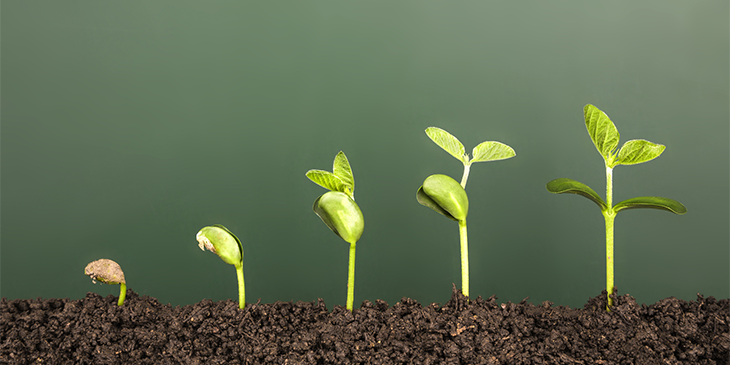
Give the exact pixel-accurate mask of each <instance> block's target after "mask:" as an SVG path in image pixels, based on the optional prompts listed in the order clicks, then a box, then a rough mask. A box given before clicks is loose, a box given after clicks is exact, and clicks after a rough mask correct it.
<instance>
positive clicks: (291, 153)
mask: <svg viewBox="0 0 730 365" xmlns="http://www.w3.org/2000/svg"><path fill="white" fill-rule="evenodd" d="M728 14H729V9H728V3H727V2H726V1H625V2H624V1H622V2H587V1H532V2H508V1H359V2H353V1H270V2H253V1H178V0H176V1H114V2H102V1H68V0H67V1H4V2H3V3H2V19H1V20H2V151H1V152H2V161H1V162H2V227H1V228H2V229H1V234H2V237H1V239H2V242H1V243H2V245H1V252H0V254H1V261H0V264H1V275H2V277H1V279H0V280H1V281H0V284H1V286H0V291H1V292H0V294H1V295H2V296H3V297H7V298H9V299H15V298H35V297H39V296H42V297H44V298H50V297H61V298H63V297H69V298H72V299H76V298H80V297H83V296H84V295H85V294H86V293H87V292H89V291H94V292H97V293H100V294H102V295H108V294H114V295H116V294H117V293H118V288H117V287H112V286H106V285H102V286H99V285H96V286H95V285H92V283H91V281H90V280H89V278H88V277H86V276H84V275H83V268H84V266H85V265H86V264H87V263H88V262H90V261H92V260H94V259H98V258H111V259H114V260H116V261H117V262H119V263H120V264H121V266H122V268H123V269H124V271H125V273H126V277H127V281H128V284H129V287H130V288H131V289H133V290H135V291H136V292H138V293H140V294H144V295H150V296H154V297H156V298H158V299H159V300H160V301H161V302H162V303H171V304H173V305H184V304H191V303H195V302H198V301H200V300H202V299H203V298H211V299H213V300H223V299H226V298H232V299H234V300H235V298H236V296H237V294H236V276H235V270H234V268H233V267H232V266H229V265H225V264H224V263H223V262H221V260H220V259H219V258H218V257H216V256H215V255H213V254H210V253H207V252H206V253H204V252H201V251H200V250H199V249H198V247H197V244H196V241H195V238H194V237H195V233H196V232H197V231H198V229H199V228H201V227H203V226H205V225H209V224H213V223H220V224H224V225H226V226H227V227H228V228H230V229H231V230H232V231H233V232H235V233H236V234H237V235H238V236H239V237H240V238H241V239H242V241H243V243H244V248H245V261H244V271H245V275H246V288H247V298H248V300H249V301H256V300H257V299H258V298H260V299H261V301H262V302H273V301H277V300H280V301H289V300H294V301H297V300H305V301H312V300H316V299H317V298H324V299H325V301H326V303H327V305H328V306H329V307H330V308H331V306H332V305H344V301H345V290H346V288H345V284H346V272H347V253H348V246H347V244H345V243H344V242H343V241H341V240H340V239H339V238H338V237H336V236H335V235H334V234H333V233H332V232H331V231H330V230H329V229H327V227H326V226H325V225H324V224H323V223H322V222H321V221H320V219H319V218H318V217H317V216H316V215H315V214H314V213H312V211H311V205H312V202H313V201H314V200H315V199H316V198H317V196H319V195H320V194H322V193H324V192H325V191H324V190H323V189H322V188H320V187H318V186H316V185H315V184H313V183H311V182H309V181H308V180H307V179H306V178H305V176H304V173H305V172H306V171H307V170H308V169H312V168H318V169H330V168H331V164H332V159H333V158H334V156H335V154H336V153H337V152H338V151H339V150H344V151H345V153H346V154H347V156H348V157H349V159H350V162H351V164H352V166H353V170H354V174H355V179H356V183H357V190H356V197H357V201H358V203H359V205H360V208H361V209H362V211H363V213H364V215H365V221H366V225H365V233H364V234H363V236H362V239H361V241H360V242H359V244H358V249H357V266H356V268H357V275H356V286H355V303H356V307H359V304H360V303H361V302H362V301H363V300H371V301H373V300H375V299H384V300H386V301H388V302H389V303H390V304H393V303H394V302H396V301H398V300H399V299H400V298H401V297H403V296H407V297H411V298H414V299H416V300H418V301H420V302H421V303H424V304H427V303H431V302H440V303H444V302H446V301H447V300H448V299H449V296H450V293H451V283H456V284H457V286H459V285H460V284H459V283H460V280H461V279H460V268H459V246H458V230H457V225H456V223H454V222H452V221H449V220H447V219H445V218H444V217H442V216H439V215H438V214H436V213H435V212H433V211H431V210H429V209H427V208H425V207H423V206H420V205H419V204H418V203H417V202H416V199H415V193H416V190H417V189H418V187H419V186H420V184H421V183H422V181H423V179H425V178H426V176H428V175H430V174H434V173H445V174H449V175H451V176H453V177H455V178H457V179H458V178H459V177H460V176H461V172H462V167H461V164H460V163H459V162H458V161H457V160H455V159H454V158H452V157H451V156H449V155H448V154H447V153H445V152H444V151H442V150H441V149H440V148H438V147H437V146H436V145H434V144H433V143H432V142H431V141H430V140H429V139H428V137H427V136H426V135H425V133H423V130H424V129H425V128H426V127H429V126H439V127H442V128H444V129H446V130H448V131H450V132H451V133H453V134H454V135H456V136H457V137H459V138H460V139H461V141H462V142H463V143H464V145H465V146H466V148H467V150H469V151H470V150H471V148H472V147H473V146H475V145H476V144H478V143H479V142H482V141H485V140H496V141H501V142H503V143H506V144H508V145H510V146H512V147H513V148H514V149H515V150H516V151H517V156H516V157H515V158H513V159H510V160H506V161H499V162H491V163H480V164H476V165H474V166H472V173H471V176H470V179H469V185H468V186H467V191H468V193H469V198H470V205H471V207H470V208H471V209H470V212H469V239H470V259H471V293H472V295H473V296H474V297H476V296H478V295H481V296H484V297H488V296H491V295H492V294H496V295H497V297H498V298H499V301H500V302H506V301H520V300H522V299H523V298H525V297H527V296H529V297H530V301H531V302H533V303H539V302H541V301H544V300H550V301H553V302H555V303H556V304H561V305H569V306H571V307H574V306H582V305H583V304H584V303H585V302H586V300H587V299H588V298H589V297H591V296H596V295H598V294H599V293H600V291H601V290H602V289H603V287H604V285H605V258H604V250H605V247H604V227H603V218H602V216H601V214H600V212H599V211H598V209H596V206H595V204H593V203H591V202H590V201H588V200H587V199H583V198H582V197H578V196H573V195H568V196H558V195H552V194H550V193H548V192H547V191H546V190H545V184H546V183H547V182H548V181H550V180H552V179H554V178H558V177H569V178H573V179H576V180H579V181H582V182H584V183H586V184H588V185H590V186H591V187H593V188H594V189H595V190H597V191H599V192H600V193H601V195H603V192H604V191H605V185H604V184H605V175H604V169H603V161H602V159H601V157H600V155H599V154H598V152H597V151H596V149H595V147H594V146H593V144H592V142H591V140H590V138H589V136H588V134H587V132H586V130H585V125H584V122H583V116H582V108H583V106H584V105H585V104H587V103H591V104H595V105H596V106H598V107H599V108H601V109H602V110H604V111H606V112H607V113H608V114H609V115H610V116H611V118H612V119H613V121H614V122H615V123H616V124H617V127H618V130H619V132H620V133H621V136H622V138H621V143H623V142H625V141H627V140H629V139H639V138H641V139H648V140H650V141H653V142H657V143H662V144H665V145H666V146H667V149H666V151H665V152H664V154H663V155H662V156H661V157H660V158H658V159H656V160H654V161H651V162H649V163H646V164H642V165H637V166H620V167H618V168H616V170H614V184H615V185H614V188H615V196H614V198H615V199H616V201H620V200H623V199H627V198H631V197H636V196H644V195H656V196H665V197H669V198H674V199H677V200H679V201H681V202H682V203H684V204H685V205H686V206H687V208H688V209H689V213H688V214H686V215H684V216H677V215H673V214H670V213H667V212H663V211H654V210H632V211H628V212H624V213H621V214H620V215H619V217H618V219H617V220H616V284H617V286H618V288H619V292H620V294H625V293H629V294H631V295H633V296H634V297H636V299H637V301H638V302H639V303H654V302H656V301H658V300H660V299H663V298H666V297H669V296H675V297H678V298H681V299H685V300H691V299H695V298H696V297H695V295H696V293H698V292H699V293H702V294H704V295H706V296H708V295H713V296H716V297H718V298H727V297H729V296H730V292H729V290H730V289H729V286H730V283H729V259H730V244H729V239H730V237H729V227H728V226H729V222H730V216H729V210H728V203H729V201H730V197H729V196H728V195H729V194H728V193H729V191H730V186H729V177H730V176H729V166H730V161H729V156H730V150H729V148H728V138H729V137H730V131H729V126H728V119H729V115H728V114H729V109H728V101H729V98H730V95H729V92H728V79H729V75H728V67H729V66H728V55H729V49H728V48H729V36H728V31H729V29H728Z"/></svg>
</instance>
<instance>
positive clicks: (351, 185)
mask: <svg viewBox="0 0 730 365" xmlns="http://www.w3.org/2000/svg"><path fill="white" fill-rule="evenodd" d="M332 173H333V174H334V175H335V177H337V178H339V179H340V180H341V181H342V183H343V184H345V186H346V187H347V188H348V189H349V191H343V190H338V191H342V192H344V193H346V194H348V195H350V197H351V198H354V195H355V177H354V176H353V175H352V168H351V167H350V162H349V161H348V160H347V156H345V153H344V152H342V151H340V152H339V153H337V156H335V162H334V163H333V164H332Z"/></svg>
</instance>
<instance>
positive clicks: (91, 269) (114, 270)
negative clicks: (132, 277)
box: [84, 259, 127, 306]
mask: <svg viewBox="0 0 730 365" xmlns="http://www.w3.org/2000/svg"><path fill="white" fill-rule="evenodd" d="M84 274H86V275H87V276H89V277H91V281H92V282H93V283H94V284H96V281H97V280H99V281H100V282H102V283H104V284H112V285H114V284H119V301H117V305H118V306H121V305H122V304H124V299H125V298H126V297H127V281H126V280H124V272H123V271H122V268H121V266H119V264H117V263H116V262H114V261H112V260H109V259H99V260H96V261H92V262H90V263H89V264H88V265H86V268H84Z"/></svg>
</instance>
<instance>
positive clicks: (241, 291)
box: [235, 263, 246, 309]
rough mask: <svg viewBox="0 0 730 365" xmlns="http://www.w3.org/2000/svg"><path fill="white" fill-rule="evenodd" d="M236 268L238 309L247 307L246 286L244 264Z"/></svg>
mask: <svg viewBox="0 0 730 365" xmlns="http://www.w3.org/2000/svg"><path fill="white" fill-rule="evenodd" d="M235 266H236V276H237V277H238V308H241V309H243V308H245V307H246V286H245V285H244V283H243V263H241V265H235Z"/></svg>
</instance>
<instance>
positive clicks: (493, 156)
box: [471, 141, 515, 162]
mask: <svg viewBox="0 0 730 365" xmlns="http://www.w3.org/2000/svg"><path fill="white" fill-rule="evenodd" d="M471 154H472V156H473V157H472V159H471V162H482V161H498V160H505V159H508V158H511V157H514V156H515V150H514V149H512V147H510V146H508V145H506V144H504V143H501V142H495V141H487V142H482V143H480V144H479V145H477V146H476V147H474V149H473V150H472V152H471Z"/></svg>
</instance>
